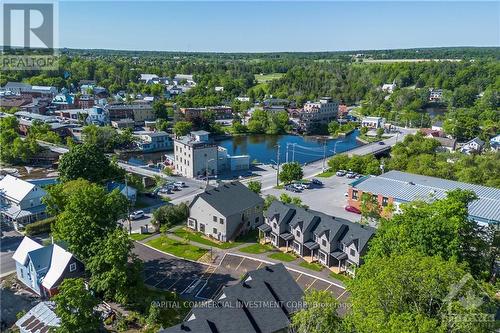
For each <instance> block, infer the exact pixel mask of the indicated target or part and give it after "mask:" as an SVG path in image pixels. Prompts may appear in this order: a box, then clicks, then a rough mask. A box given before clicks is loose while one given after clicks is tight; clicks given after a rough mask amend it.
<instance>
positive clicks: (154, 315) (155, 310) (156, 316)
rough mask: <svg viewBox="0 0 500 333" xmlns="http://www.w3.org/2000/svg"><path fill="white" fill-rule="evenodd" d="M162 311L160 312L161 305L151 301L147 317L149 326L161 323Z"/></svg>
mask: <svg viewBox="0 0 500 333" xmlns="http://www.w3.org/2000/svg"><path fill="white" fill-rule="evenodd" d="M160 315H161V312H160V307H159V306H157V305H155V304H154V303H151V305H150V306H149V311H148V317H147V318H146V323H147V324H148V325H149V326H154V325H156V324H159V323H160V320H161V317H160Z"/></svg>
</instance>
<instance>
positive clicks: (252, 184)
mask: <svg viewBox="0 0 500 333" xmlns="http://www.w3.org/2000/svg"><path fill="white" fill-rule="evenodd" d="M248 188H249V189H250V190H251V191H253V192H255V193H257V194H259V193H260V190H261V189H262V183H261V182H258V181H255V180H252V181H249V182H248Z"/></svg>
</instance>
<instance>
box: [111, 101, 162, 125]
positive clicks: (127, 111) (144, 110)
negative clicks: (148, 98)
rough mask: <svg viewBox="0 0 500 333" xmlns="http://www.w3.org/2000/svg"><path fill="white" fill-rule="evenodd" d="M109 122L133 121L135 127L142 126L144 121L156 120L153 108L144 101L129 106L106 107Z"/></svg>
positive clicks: (112, 105) (113, 105)
mask: <svg viewBox="0 0 500 333" xmlns="http://www.w3.org/2000/svg"><path fill="white" fill-rule="evenodd" d="M105 109H106V110H107V112H108V114H109V119H110V121H117V120H121V119H133V120H134V122H135V124H136V125H144V122H145V121H152V120H155V119H156V116H155V114H154V112H153V107H152V106H151V104H150V103H148V102H145V101H134V102H133V103H131V104H124V103H113V104H108V105H106V107H105Z"/></svg>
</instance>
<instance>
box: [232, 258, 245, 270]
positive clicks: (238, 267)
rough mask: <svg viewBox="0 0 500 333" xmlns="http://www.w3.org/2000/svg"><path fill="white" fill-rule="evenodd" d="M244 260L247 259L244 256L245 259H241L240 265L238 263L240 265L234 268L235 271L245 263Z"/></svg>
mask: <svg viewBox="0 0 500 333" xmlns="http://www.w3.org/2000/svg"><path fill="white" fill-rule="evenodd" d="M243 261H245V258H243V259H242V260H241V261H240V263H239V265H238V266H236V268H235V269H234V270H235V271H237V270H238V268H240V266H241V264H242V263H243Z"/></svg>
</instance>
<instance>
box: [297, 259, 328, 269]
mask: <svg viewBox="0 0 500 333" xmlns="http://www.w3.org/2000/svg"><path fill="white" fill-rule="evenodd" d="M299 266H301V267H304V268H307V269H310V270H313V271H316V272H321V271H322V270H323V268H324V267H323V266H321V265H320V264H318V263H317V262H313V263H308V262H307V261H304V262H301V263H300V264H299Z"/></svg>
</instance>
